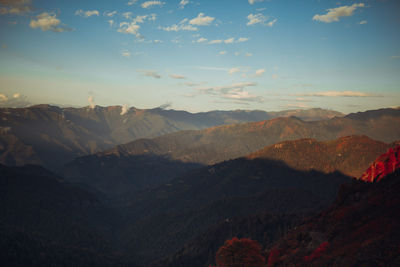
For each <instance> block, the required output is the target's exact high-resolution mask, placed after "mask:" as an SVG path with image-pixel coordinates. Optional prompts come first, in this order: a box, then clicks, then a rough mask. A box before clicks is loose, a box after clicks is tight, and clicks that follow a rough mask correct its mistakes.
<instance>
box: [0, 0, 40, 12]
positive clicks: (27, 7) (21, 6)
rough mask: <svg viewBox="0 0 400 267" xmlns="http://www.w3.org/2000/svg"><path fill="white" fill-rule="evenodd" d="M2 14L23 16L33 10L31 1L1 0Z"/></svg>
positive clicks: (0, 9)
mask: <svg viewBox="0 0 400 267" xmlns="http://www.w3.org/2000/svg"><path fill="white" fill-rule="evenodd" d="M0 4H1V5H2V6H3V7H1V8H0V14H1V15H5V14H10V15H23V14H26V13H29V12H31V11H32V10H33V6H32V1H31V0H0Z"/></svg>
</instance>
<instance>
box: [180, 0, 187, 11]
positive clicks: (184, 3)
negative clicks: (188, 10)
mask: <svg viewBox="0 0 400 267" xmlns="http://www.w3.org/2000/svg"><path fill="white" fill-rule="evenodd" d="M187 4H189V1H188V0H181V2H179V8H180V9H184V8H185V6H186V5H187Z"/></svg>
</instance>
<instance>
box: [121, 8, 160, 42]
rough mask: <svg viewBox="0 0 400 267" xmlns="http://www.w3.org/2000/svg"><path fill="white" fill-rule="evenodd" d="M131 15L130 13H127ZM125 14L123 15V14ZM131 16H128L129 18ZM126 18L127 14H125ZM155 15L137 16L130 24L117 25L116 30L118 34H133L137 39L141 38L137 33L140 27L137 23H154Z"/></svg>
mask: <svg viewBox="0 0 400 267" xmlns="http://www.w3.org/2000/svg"><path fill="white" fill-rule="evenodd" d="M128 13H131V12H128ZM124 14H125V13H124ZM130 15H131V14H129V16H130ZM127 17H128V14H127ZM156 18H157V15H156V14H150V15H139V16H136V17H135V18H133V19H132V20H131V21H130V22H126V21H125V22H121V23H120V24H119V29H118V30H117V31H118V32H120V33H125V34H133V35H135V36H136V37H138V38H141V37H142V36H141V35H140V33H139V29H140V25H138V23H144V22H145V21H146V20H148V21H154V20H156Z"/></svg>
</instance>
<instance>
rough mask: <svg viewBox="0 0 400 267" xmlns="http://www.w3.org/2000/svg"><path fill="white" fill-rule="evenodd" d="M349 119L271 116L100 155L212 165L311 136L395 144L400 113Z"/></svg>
mask: <svg viewBox="0 0 400 267" xmlns="http://www.w3.org/2000/svg"><path fill="white" fill-rule="evenodd" d="M375 113H376V115H375V116H374V117H373V118H371V117H370V116H363V114H364V113H361V114H359V115H358V116H356V117H355V118H352V116H353V115H352V114H350V115H348V116H345V117H342V118H337V117H335V118H332V119H328V120H322V121H302V120H301V119H299V118H296V117H288V118H275V119H271V120H267V121H259V122H249V123H242V124H231V125H223V126H215V127H211V128H207V129H205V130H198V131H180V132H176V133H171V134H166V135H163V136H160V137H157V138H153V139H139V140H136V141H133V142H130V143H127V144H124V145H119V146H116V147H115V148H113V149H110V150H108V151H105V152H100V153H98V154H97V155H98V156H99V157H102V156H106V155H110V154H114V155H125V156H129V155H142V154H155V155H166V156H168V157H170V158H171V159H173V160H180V161H183V162H195V163H201V164H214V163H217V162H221V161H224V160H229V159H234V158H238V157H242V156H245V155H247V154H249V153H252V152H255V151H257V150H259V149H262V148H263V147H265V146H268V145H272V144H276V143H278V142H281V141H288V140H296V139H302V138H314V139H316V140H318V141H328V140H334V139H337V138H339V137H343V136H349V135H366V136H368V137H370V138H372V139H374V140H377V141H382V142H387V143H390V142H394V141H396V140H400V110H393V109H385V110H376V111H369V112H368V114H375Z"/></svg>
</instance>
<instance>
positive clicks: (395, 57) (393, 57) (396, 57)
mask: <svg viewBox="0 0 400 267" xmlns="http://www.w3.org/2000/svg"><path fill="white" fill-rule="evenodd" d="M391 58H392V59H398V58H400V56H391Z"/></svg>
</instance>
